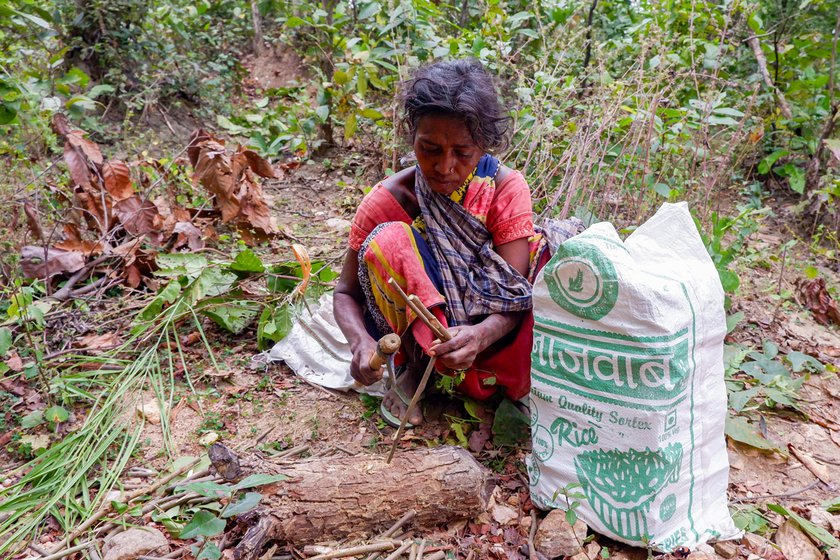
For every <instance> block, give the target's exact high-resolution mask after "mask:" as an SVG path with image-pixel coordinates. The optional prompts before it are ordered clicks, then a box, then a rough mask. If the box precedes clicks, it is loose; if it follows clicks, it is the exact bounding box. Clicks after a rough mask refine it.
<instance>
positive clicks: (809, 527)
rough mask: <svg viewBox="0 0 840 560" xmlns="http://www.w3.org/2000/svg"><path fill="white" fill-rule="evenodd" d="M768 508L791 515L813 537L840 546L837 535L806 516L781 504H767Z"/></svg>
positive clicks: (829, 544)
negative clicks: (815, 523)
mask: <svg viewBox="0 0 840 560" xmlns="http://www.w3.org/2000/svg"><path fill="white" fill-rule="evenodd" d="M767 509H769V510H770V511H774V512H776V513H778V514H779V515H784V516H785V517H789V518H790V519H793V520H794V521H796V523H797V524H798V525H799V526H800V527H802V530H803V531H805V532H806V533H808V534H809V535H811V536H812V537H813V538H815V539H817V540H818V541H821V542H822V543H823V544H825V545H827V546H829V547H831V548H834V547H836V546H840V540H837V537H835V536H834V535H832V534H831V533H829V532H828V531H826V530H825V529H823V528H822V527H820V526H818V525H814V524H813V523H811V522H810V521H808V520H807V519H805V518H804V517H802V516H800V515H797V514H795V513H794V512H792V511H790V510H789V509H787V508H786V507H784V506H782V505H780V504H767Z"/></svg>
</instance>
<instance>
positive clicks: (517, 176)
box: [496, 164, 528, 188]
mask: <svg viewBox="0 0 840 560" xmlns="http://www.w3.org/2000/svg"><path fill="white" fill-rule="evenodd" d="M522 185H524V186H525V187H526V188H527V186H528V183H527V182H526V181H525V177H524V176H523V175H522V173H520V172H519V171H517V170H516V169H511V168H510V167H508V166H507V165H504V164H502V165H500V166H499V171H497V172H496V186H497V187H500V188H504V187H509V186H514V188H515V187H517V186H519V187H521V186H522Z"/></svg>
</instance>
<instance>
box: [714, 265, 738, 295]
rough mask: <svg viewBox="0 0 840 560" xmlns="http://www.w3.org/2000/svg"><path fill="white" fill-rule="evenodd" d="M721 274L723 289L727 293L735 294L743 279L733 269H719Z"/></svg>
mask: <svg viewBox="0 0 840 560" xmlns="http://www.w3.org/2000/svg"><path fill="white" fill-rule="evenodd" d="M718 275H719V276H720V284H721V286H723V291H724V292H726V293H727V294H733V293H735V291H736V290H737V289H738V287H739V286H740V285H741V279H740V278H739V277H738V275H737V274H735V273H734V272H732V271H731V270H718Z"/></svg>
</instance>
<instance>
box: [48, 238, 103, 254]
mask: <svg viewBox="0 0 840 560" xmlns="http://www.w3.org/2000/svg"><path fill="white" fill-rule="evenodd" d="M54 247H55V248H57V249H61V250H62V251H75V252H77V253H82V254H83V255H99V254H100V253H102V243H100V242H99V241H88V240H87V239H66V240H64V241H60V242H58V243H56V244H55V245H54Z"/></svg>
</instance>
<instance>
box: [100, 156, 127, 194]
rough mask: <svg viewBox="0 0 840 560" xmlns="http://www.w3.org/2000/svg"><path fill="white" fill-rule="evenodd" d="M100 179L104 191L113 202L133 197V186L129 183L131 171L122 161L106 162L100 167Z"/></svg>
mask: <svg viewBox="0 0 840 560" xmlns="http://www.w3.org/2000/svg"><path fill="white" fill-rule="evenodd" d="M102 179H103V180H104V181H105V190H107V191H108V194H110V195H111V197H112V198H113V199H114V200H117V201H119V200H125V199H126V198H130V197H131V196H133V195H134V185H132V183H131V171H130V170H129V169H128V165H126V164H125V163H124V162H122V161H117V160H114V161H108V162H105V163H104V164H103V165H102Z"/></svg>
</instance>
